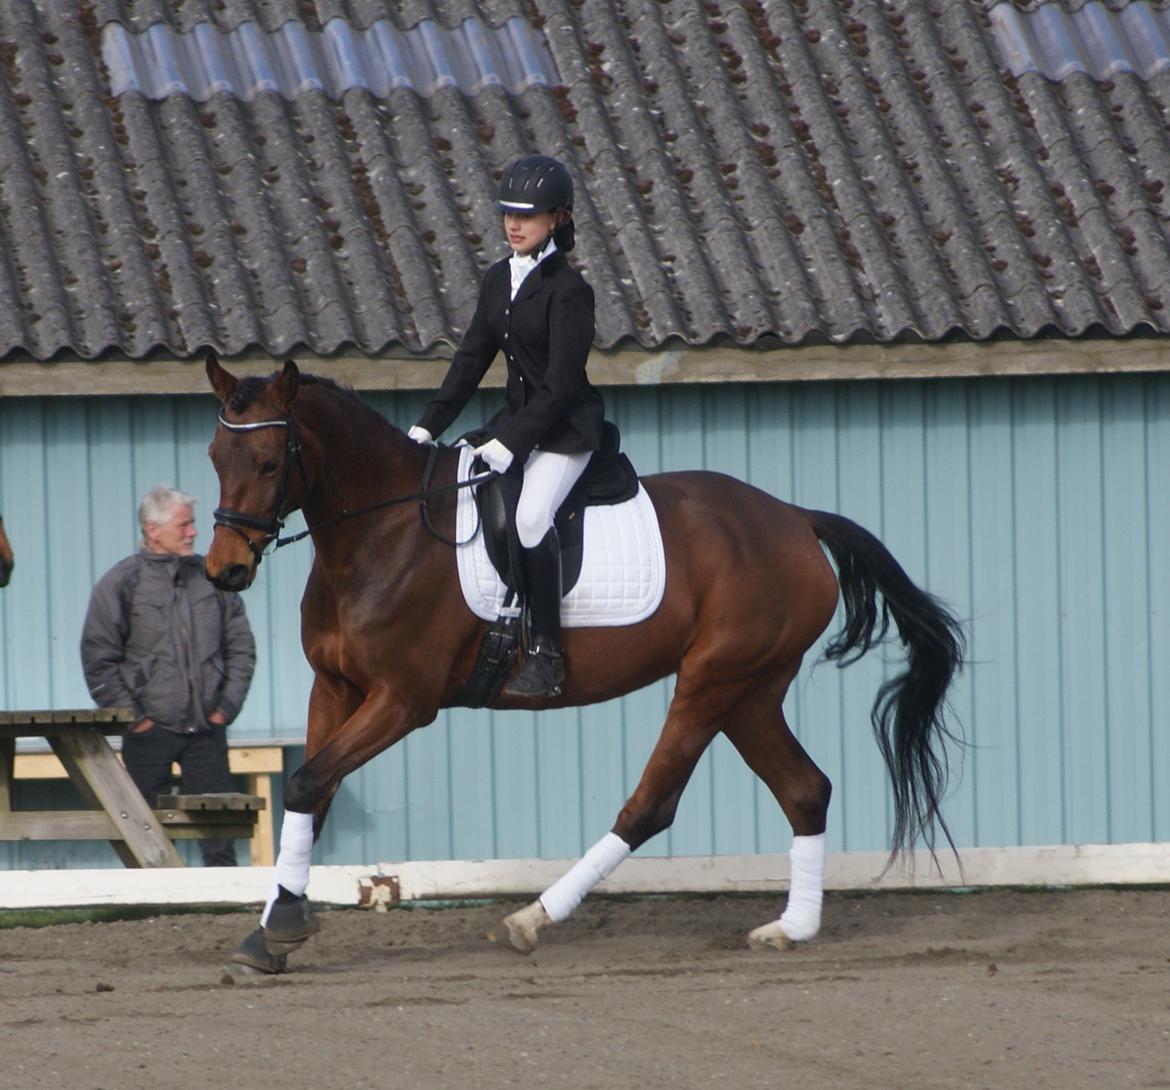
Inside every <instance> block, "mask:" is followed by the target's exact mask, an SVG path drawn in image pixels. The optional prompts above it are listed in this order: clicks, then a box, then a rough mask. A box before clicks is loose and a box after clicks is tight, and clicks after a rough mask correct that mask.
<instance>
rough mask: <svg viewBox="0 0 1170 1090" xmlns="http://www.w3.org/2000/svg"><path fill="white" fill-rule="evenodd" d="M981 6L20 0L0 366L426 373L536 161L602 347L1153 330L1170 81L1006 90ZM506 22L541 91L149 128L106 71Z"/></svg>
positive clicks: (6, 65) (187, 117) (494, 91)
mask: <svg viewBox="0 0 1170 1090" xmlns="http://www.w3.org/2000/svg"><path fill="white" fill-rule="evenodd" d="M1017 6H1018V7H1021V10H1028V9H1034V8H1035V7H1036V6H1037V5H1017ZM991 7H992V5H991V4H982V3H974V2H962V3H959V2H946V3H941V2H936V3H933V4H932V3H923V2H922V0H890V2H888V3H879V2H876V0H765V2H759V0H742V2H739V0H734V2H733V0H702V2H701V0H611V2H609V3H604V4H603V3H599V2H595V0H531V2H529V3H521V2H520V0H515V2H512V0H484V2H481V3H474V2H472V0H406V2H404V3H391V2H389V0H316V2H313V0H186V2H168V3H163V2H162V0H94V2H92V3H82V4H80V5H79V4H77V3H76V2H74V0H6V2H5V3H4V4H3V5H0V73H2V75H3V84H2V87H0V358H2V357H5V356H16V355H27V356H31V357H33V358H37V359H45V358H50V357H52V356H54V355H55V354H58V353H62V352H74V353H77V354H79V355H81V356H83V357H92V356H97V355H100V354H102V353H104V352H110V353H118V354H124V355H127V356H130V357H132V358H139V357H143V356H146V355H148V354H150V353H152V352H155V351H165V352H168V353H172V354H174V355H177V356H180V357H186V356H191V355H194V354H197V353H198V352H200V351H201V350H202V349H203V348H204V347H205V346H208V345H211V346H214V347H216V348H218V349H219V350H220V351H222V352H224V353H226V354H228V355H234V354H239V353H242V352H245V351H247V350H250V349H255V350H260V351H263V352H265V353H268V354H271V355H273V356H282V355H285V354H288V353H290V352H292V351H294V350H296V349H298V348H300V347H302V346H303V347H305V348H307V349H308V350H310V351H312V352H313V353H315V354H319V355H329V354H332V353H335V352H339V351H348V352H354V351H356V352H361V353H367V354H371V355H377V354H386V353H399V354H401V353H403V352H406V353H412V354H427V353H433V352H435V351H439V350H444V349H445V348H446V347H447V346H450V345H451V344H454V343H457V342H458V340H459V338H460V336H461V334H462V331H463V329H464V328H465V327H466V324H467V322H468V321H469V320H470V316H471V310H472V307H473V305H474V300H475V296H476V292H477V290H478V285H479V279H480V275H481V273H482V271H483V269H484V268H485V267H486V266H487V265H488V264H490V263H491V262H492V261H493V260H495V259H496V258H497V257H499V256H502V254H503V252H504V250H503V243H502V240H501V237H500V228H499V223H498V216H497V214H496V212H495V208H494V204H493V201H492V197H493V192H494V187H495V184H496V182H495V179H496V178H497V177H498V175H499V173H500V171H501V170H502V169H503V168H504V167H505V166H506V165H507V163H508V162H510V161H511V160H512V159H513V158H515V157H516V156H518V155H521V154H525V153H528V152H532V151H541V152H546V153H548V154H552V155H556V156H558V157H560V158H562V159H563V160H565V161H566V162H567V163H568V165H569V167H570V169H571V170H572V172H573V175H574V178H575V180H576V183H577V187H578V199H577V210H576V219H577V225H578V232H577V237H578V247H577V250H576V251H575V259H576V260H577V262H578V264H579V265H580V266H581V268H582V269H583V271H584V272H585V274H586V275H587V276H588V278H589V279H590V281H591V282H592V284H593V285H594V288H595V290H596V292H597V300H598V330H597V344H598V345H599V346H601V347H605V348H609V347H614V346H617V345H619V344H623V343H624V344H630V343H633V342H636V343H638V344H640V345H642V346H644V347H646V348H654V347H659V346H662V345H664V344H666V343H667V342H669V341H671V340H672V339H675V338H681V339H682V340H684V341H686V342H688V343H691V344H700V345H701V344H708V343H713V342H716V343H718V342H722V343H736V344H740V345H747V346H754V345H761V344H766V345H769V346H771V347H774V346H775V345H776V344H777V343H787V344H795V343H800V342H804V341H810V340H828V341H847V340H857V339H861V340H865V339H872V340H876V341H882V342H886V341H891V340H898V339H906V338H915V337H918V338H923V339H925V340H928V341H931V340H940V339H945V338H951V337H954V336H967V337H971V338H986V337H988V336H991V335H993V334H996V333H1000V332H1006V333H1008V334H1011V335H1015V336H1017V337H1032V336H1036V335H1037V334H1040V333H1043V332H1045V331H1048V330H1054V331H1056V332H1059V333H1061V334H1065V335H1077V334H1081V333H1083V332H1086V331H1095V330H1099V331H1105V332H1108V333H1111V334H1118V335H1120V334H1126V333H1129V332H1131V331H1134V330H1152V331H1155V332H1167V331H1168V329H1170V317H1168V315H1167V304H1168V303H1170V247H1168V239H1167V216H1168V213H1167V209H1166V200H1165V192H1164V180H1165V179H1166V178H1167V177H1168V176H1170V146H1168V143H1167V140H1166V135H1165V134H1166V128H1167V120H1168V116H1170V83H1168V80H1170V75H1168V74H1167V72H1166V70H1165V69H1160V70H1157V71H1155V72H1152V73H1151V74H1150V75H1149V78H1143V76H1142V75H1140V74H1139V73H1136V72H1132V71H1131V72H1118V73H1117V74H1116V75H1115V76H1114V77H1113V78H1112V79H1109V80H1103V81H1102V80H1094V78H1093V77H1092V76H1091V75H1090V74H1088V73H1087V72H1076V71H1074V72H1071V73H1070V74H1069V75H1067V77H1066V78H1064V79H1062V80H1059V81H1054V80H1050V79H1048V78H1047V77H1045V76H1044V75H1043V74H1042V73H1041V72H1039V71H1024V72H1023V73H1022V74H1020V75H1019V76H1014V75H1012V74H1011V72H1010V71H1009V70H1008V63H1007V61H1006V59H1005V58H1004V56H1002V55H1001V53H1000V50H999V46H998V45H997V40H996V36H995V33H994V32H993V29H992V25H991V20H990V16H989V11H990V8H991ZM1110 7H1113V8H1115V7H1117V5H1110ZM518 18H519V19H524V20H525V21H526V22H527V24H528V26H529V27H530V28H531V30H532V32H533V33H535V34H537V35H542V36H543V39H544V45H545V47H546V48H547V50H548V53H549V55H550V56H551V58H552V62H553V64H554V66H555V70H556V72H557V73H558V74H559V79H560V80H561V81H562V82H561V84H560V85H558V86H552V87H542V86H533V87H529V88H528V89H527V90H525V91H523V93H522V94H520V95H511V94H509V93H508V91H507V90H505V89H504V87H503V86H501V85H489V86H486V87H484V89H483V90H482V91H480V93H478V94H474V95H467V94H464V93H463V92H461V91H460V90H459V89H458V87H456V86H447V87H443V88H436V89H434V92H433V93H432V94H430V95H429V96H420V95H419V94H417V93H416V92H415V91H413V90H409V89H406V88H404V87H400V88H398V89H396V90H390V91H389V92H388V94H387V95H386V96H385V97H378V96H376V95H374V94H371V93H370V92H369V91H366V90H361V89H353V90H349V91H346V92H344V94H343V95H342V97H341V98H340V99H336V100H335V99H332V98H330V96H329V94H328V92H327V91H325V90H314V89H302V90H299V91H297V92H295V93H294V94H293V95H292V97H291V98H285V97H282V96H281V94H279V93H275V92H262V93H259V94H257V95H256V96H255V97H254V98H253V99H252V100H251V101H245V100H241V99H239V98H237V97H236V96H235V95H233V94H230V93H227V92H220V93H216V94H214V95H213V96H212V97H211V99H210V100H209V101H207V102H200V101H197V100H195V99H193V98H191V97H190V96H188V95H185V94H172V95H170V96H169V97H167V98H165V99H163V100H161V101H155V100H152V99H150V98H148V97H146V96H145V95H143V94H140V93H137V92H133V91H131V92H128V93H124V94H121V95H114V94H112V86H111V83H110V78H109V73H108V72H107V71H106V69H105V67H104V64H103V60H102V39H103V32H104V28H105V27H106V26H107V25H109V24H117V25H119V26H121V27H124V28H125V30H126V32H127V33H140V32H143V31H146V30H148V29H149V28H150V27H152V26H154V25H156V24H159V23H166V24H167V25H168V26H170V27H171V28H172V29H173V30H174V31H175V32H179V33H183V32H190V31H192V30H193V29H194V28H196V27H199V26H201V25H204V24H206V25H208V26H209V27H211V28H214V29H215V30H217V31H219V32H221V33H226V32H230V31H233V30H236V29H237V28H239V27H240V26H241V25H243V24H251V25H252V26H254V27H255V28H256V31H257V33H261V34H272V33H275V32H276V31H278V30H279V29H280V28H281V27H283V26H285V25H286V24H287V23H289V21H290V20H292V21H295V22H297V23H299V24H302V25H303V27H304V29H305V32H306V33H318V32H321V31H322V29H323V28H324V27H325V26H326V25H328V24H329V23H330V21H332V20H343V21H344V22H345V24H346V25H348V26H349V27H351V28H353V30H354V32H355V33H358V32H361V31H362V30H364V29H366V28H368V27H371V26H372V25H374V24H375V23H377V22H379V21H385V22H387V23H389V24H391V25H392V26H393V27H394V28H396V29H397V30H398V31H400V32H408V31H410V29H411V28H413V27H417V26H418V25H419V24H420V23H422V22H423V21H426V20H429V21H431V22H433V23H435V24H437V25H439V26H441V27H444V28H448V29H453V28H456V27H458V26H459V25H460V24H462V23H463V22H464V21H465V20H467V19H475V20H478V21H479V23H481V24H483V25H484V26H487V27H492V28H496V27H501V26H503V25H504V24H506V22H507V21H508V20H509V19H518Z"/></svg>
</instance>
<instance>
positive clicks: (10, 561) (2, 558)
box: [0, 518, 16, 587]
mask: <svg viewBox="0 0 1170 1090" xmlns="http://www.w3.org/2000/svg"><path fill="white" fill-rule="evenodd" d="M15 566H16V560H15V558H14V557H13V555H12V545H11V544H10V543H9V541H8V535H7V534H6V533H5V532H4V520H3V519H2V518H0V587H6V586H8V580H9V579H11V578H12V569H13V568H14V567H15Z"/></svg>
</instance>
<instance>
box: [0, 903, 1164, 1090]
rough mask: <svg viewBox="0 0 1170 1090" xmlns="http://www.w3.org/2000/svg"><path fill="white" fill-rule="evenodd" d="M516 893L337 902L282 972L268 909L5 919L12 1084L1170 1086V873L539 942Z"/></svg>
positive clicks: (621, 916) (685, 922) (608, 913)
mask: <svg viewBox="0 0 1170 1090" xmlns="http://www.w3.org/2000/svg"><path fill="white" fill-rule="evenodd" d="M515 907H518V903H517V904H512V903H508V904H505V903H496V904H475V905H470V906H462V907H454V908H450V907H448V908H417V907H416V908H413V909H410V910H407V909H397V910H393V911H391V912H387V913H376V912H372V911H368V910H357V909H351V910H345V911H341V910H337V911H331V912H322V913H321V918H322V921H323V924H324V927H323V929H322V931H321V933H320V934H319V935H317V936H315V937H314V938H313V939H311V940H310V941H309V943H308V944H307V945H306V946H304V947H303V948H302V949H301V950H300V951H298V952H297V953H296V954H294V955H293V956H292V957H291V958H290V970H291V971H290V972H289V973H288V974H287V975H284V976H279V977H247V978H237V977H233V976H232V975H231V974H229V973H227V972H226V969H225V966H226V963H227V959H228V955H229V953H230V952H231V950H232V949H233V948H234V947H235V945H236V943H237V942H238V941H239V940H240V939H241V938H242V937H243V935H244V934H246V933H247V932H248V931H249V930H250V929H251V928H252V927H253V926H254V925H255V922H256V916H255V914H254V913H251V912H249V913H234V912H233V913H229V914H222V915H220V914H199V915H160V916H157V917H154V918H150V919H145V920H137V921H119V922H110V923H93V924H62V925H58V926H53V927H45V928H36V929H33V928H14V929H8V930H0V1087H3V1088H4V1090H32V1088H36V1090H40V1088H41V1087H44V1086H50V1087H52V1086H67V1087H69V1088H70V1090H147V1088H149V1090H204V1088H221V1087H222V1088H232V1087H243V1088H247V1090H267V1088H269V1087H280V1088H281V1090H333V1088H338V1090H342V1088H344V1090H357V1088H359V1087H363V1086H378V1087H425V1088H427V1090H431V1088H435V1090H442V1088H452V1090H455V1088H458V1090H499V1088H504V1087H527V1088H532V1090H545V1088H553V1087H573V1088H595V1087H596V1088H605V1090H623V1088H626V1087H630V1088H634V1087H637V1088H645V1090H656V1088H659V1087H663V1088H665V1087H671V1088H688V1090H689V1088H692V1087H708V1086H734V1087H741V1088H754V1087H778V1088H780V1087H782V1088H784V1090H801V1088H805V1087H808V1088H816V1090H826V1088H829V1090H833V1088H845V1087H878V1088H882V1087H896V1088H899V1090H915V1088H930V1090H934V1088H939V1087H988V1088H995V1090H1010V1088H1015V1087H1020V1088H1026V1090H1044V1088H1047V1087H1053V1088H1055V1087H1059V1088H1061V1090H1070V1088H1071V1090H1076V1088H1080V1087H1094V1088H1096V1087H1102V1088H1114V1087H1167V1088H1170V891H1165V890H1125V891H1113V890H1078V891H1061V892H1008V891H994V892H984V893H970V894H951V893H932V894H889V893H887V894H872V895H864V896H860V895H854V896H846V895H830V896H829V897H828V898H827V903H826V914H825V928H824V930H823V931H822V933H821V936H820V937H819V938H818V939H817V940H816V941H815V942H813V943H809V944H807V945H805V946H803V947H801V948H799V949H797V950H795V951H791V952H785V953H781V952H778V951H771V950H769V951H755V950H751V949H749V948H748V947H747V946H746V944H745V943H744V935H745V934H746V932H747V931H748V930H750V929H751V928H752V927H754V926H755V925H757V924H759V923H762V922H764V921H766V920H767V919H769V918H771V917H773V916H774V915H775V912H774V909H775V908H776V904H775V900H774V899H773V898H760V897H754V896H739V897H717V898H697V897H688V898H643V899H636V900H606V899H601V898H590V899H589V900H587V901H586V902H585V904H584V905H582V907H581V908H580V909H579V910H578V912H577V913H576V915H574V917H573V918H572V919H571V920H570V921H568V922H567V923H565V924H562V925H560V926H559V927H555V928H550V929H549V930H547V931H545V932H543V933H542V940H543V944H542V946H541V947H540V948H539V949H538V950H537V951H536V953H535V954H533V955H530V956H526V957H525V956H520V955H517V954H513V953H509V952H505V951H503V950H501V949H498V948H497V947H495V946H492V945H491V944H489V943H488V942H487V941H485V939H484V934H485V932H486V931H487V930H488V928H489V927H491V926H492V925H493V924H494V923H495V922H496V921H497V920H498V919H499V918H500V916H501V915H503V914H506V912H508V911H510V910H512V909H513V908H515Z"/></svg>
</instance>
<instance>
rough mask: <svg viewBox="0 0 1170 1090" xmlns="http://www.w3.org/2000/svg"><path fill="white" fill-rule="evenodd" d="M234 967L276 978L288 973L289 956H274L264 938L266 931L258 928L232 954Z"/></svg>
mask: <svg viewBox="0 0 1170 1090" xmlns="http://www.w3.org/2000/svg"><path fill="white" fill-rule="evenodd" d="M231 961H232V967H233V969H235V968H239V969H240V970H242V971H243V972H244V973H246V974H247V973H265V974H267V975H269V976H274V975H276V974H278V973H286V972H288V968H287V966H288V955H287V954H284V953H282V954H274V953H273V952H272V951H270V950H269V948H268V943H267V941H266V940H265V938H264V929H263V928H260V927H257V928H256V930H255V931H251V932H249V933H248V935H247V937H246V938H245V939H244V941H243V942H241V943H240V945H239V946H237V947H236V949H235V950H234V952H233V953H232V958H231Z"/></svg>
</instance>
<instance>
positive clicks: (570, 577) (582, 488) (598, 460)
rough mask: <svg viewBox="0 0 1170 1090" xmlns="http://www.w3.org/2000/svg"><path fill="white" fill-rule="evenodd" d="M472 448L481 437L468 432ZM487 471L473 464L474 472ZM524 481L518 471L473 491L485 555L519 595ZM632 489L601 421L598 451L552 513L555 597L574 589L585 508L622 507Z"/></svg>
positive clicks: (630, 474) (612, 429)
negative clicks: (557, 554)
mask: <svg viewBox="0 0 1170 1090" xmlns="http://www.w3.org/2000/svg"><path fill="white" fill-rule="evenodd" d="M463 438H464V439H466V440H467V441H468V442H469V443H471V444H472V445H473V446H478V445H479V444H480V443H482V442H485V441H486V437H485V436H484V435H483V433H477V432H471V433H468V434H467V435H465V436H464V437H463ZM486 468H487V467H486V466H484V465H483V464H482V463H479V462H478V461H477V464H476V471H477V472H482V471H484V470H485V469H486ZM523 483H524V477H523V472H522V467H520V466H515V467H513V468H512V469H509V470H508V472H507V473H501V474H499V475H498V476H495V477H493V478H492V479H491V480H490V481H488V482H487V483H486V484H482V485H480V486H479V488H478V489H477V490H476V503H477V504H478V506H479V517H480V522H481V524H482V526H483V538H484V544H485V545H486V546H487V553H488V557H489V559H490V560H491V562H492V565H493V566H494V567H495V569H496V571H497V572H498V573H499V575H500V579H501V580H502V581H503V583H504V585H505V586H506V587H508V588H509V589H510V590H512V591H515V592H517V593H520V592H521V590H522V586H521V583H522V576H521V574H520V573H521V571H522V570H523V569H522V568H521V566H520V540H519V538H518V537H517V536H516V505H517V504H518V503H519V502H520V489H521V487H522V486H523ZM637 491H638V474H637V473H636V472H635V470H634V466H633V464H632V463H631V462H630V459H629V458H628V457H626V455H625V454H624V453H622V451H621V433H620V432H619V431H618V429H617V425H616V424H614V423H612V422H611V421H608V420H607V421H606V422H605V425H604V426H603V428H602V433H601V449H600V450H598V451H595V452H594V454H593V457H592V458H590V459H589V464H588V465H587V466H586V467H585V472H584V473H582V474H581V476H580V477H579V478H578V480H577V483H576V484H575V485H574V486H573V489H572V491H571V492H570V493H569V494H568V496H566V497H565V502H564V503H562V504H561V506H560V509H559V510H558V511H557V515H556V519H555V520H554V524H555V526H556V530H557V537H558V538H559V539H560V544H561V594H562V595H565V594H568V593H569V591H571V590H572V589H573V587H575V586H576V585H577V579H578V578H579V577H580V575H581V563H582V560H583V559H584V554H585V533H584V531H585V508H586V507H594V506H603V505H606V504H615V503H622V502H624V501H625V500H628V499H632V498H633V497H634V496H635V495H636V494H637Z"/></svg>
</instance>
